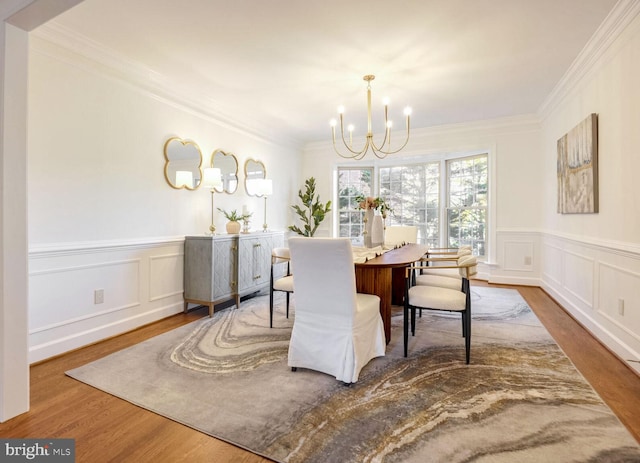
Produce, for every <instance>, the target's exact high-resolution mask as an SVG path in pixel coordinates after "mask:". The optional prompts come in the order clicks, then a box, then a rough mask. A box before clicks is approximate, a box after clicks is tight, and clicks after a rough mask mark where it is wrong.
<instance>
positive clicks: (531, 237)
mask: <svg viewBox="0 0 640 463" xmlns="http://www.w3.org/2000/svg"><path fill="white" fill-rule="evenodd" d="M496 238H497V242H496V244H495V246H496V251H497V252H496V257H497V262H494V263H487V268H488V270H487V271H488V274H481V275H480V278H483V277H485V278H486V279H487V280H488V281H489V282H490V283H502V284H512V285H528V286H538V285H539V284H540V252H539V249H540V234H539V233H536V232H531V231H523V230H498V232H497V233H496Z"/></svg>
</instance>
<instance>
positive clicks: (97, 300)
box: [93, 289, 104, 304]
mask: <svg viewBox="0 0 640 463" xmlns="http://www.w3.org/2000/svg"><path fill="white" fill-rule="evenodd" d="M103 302H104V289H96V290H95V291H94V292H93V303H94V304H102V303H103Z"/></svg>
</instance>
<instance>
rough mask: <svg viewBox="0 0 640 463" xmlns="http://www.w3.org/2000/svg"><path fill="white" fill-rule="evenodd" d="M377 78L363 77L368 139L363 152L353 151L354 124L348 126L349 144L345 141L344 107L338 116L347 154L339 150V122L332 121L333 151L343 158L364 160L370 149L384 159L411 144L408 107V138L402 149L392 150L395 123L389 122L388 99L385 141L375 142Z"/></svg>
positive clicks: (339, 108)
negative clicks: (373, 85) (374, 86)
mask: <svg viewBox="0 0 640 463" xmlns="http://www.w3.org/2000/svg"><path fill="white" fill-rule="evenodd" d="M375 78H376V76H374V75H366V76H364V77H363V79H364V80H365V81H366V82H367V137H366V141H365V144H364V147H363V148H362V149H361V150H359V151H358V150H354V149H353V130H354V126H353V125H352V124H349V125H348V126H347V131H348V132H349V141H348V142H347V140H346V139H345V136H344V122H343V114H344V107H343V106H339V107H338V114H340V135H341V137H342V142H343V143H344V146H345V148H346V149H347V152H346V153H341V152H340V151H339V150H338V147H337V146H336V124H337V121H336V120H335V119H331V134H332V136H333V149H334V150H335V151H336V153H338V155H339V156H341V157H343V158H347V159H357V160H359V159H362V158H364V157H365V155H366V154H367V152H368V151H369V149H371V151H372V152H373V154H375V155H376V156H377V157H378V158H379V159H383V158H385V157H387V155H388V154H393V153H397V152H398V151H400V150H401V149H403V148H404V147H405V146H407V143H408V142H409V127H410V118H411V108H410V107H408V106H407V107H406V108H404V115H405V117H406V128H407V137H406V139H405V141H404V143H403V144H402V146H400V148H397V149H395V150H392V149H391V127H392V126H393V123H392V122H391V121H390V120H389V117H388V107H389V101H388V100H387V99H385V101H383V104H384V125H385V131H384V139H383V140H382V143H381V144H380V146H378V145H376V143H375V142H374V141H373V131H372V129H371V81H372V80H373V79H375Z"/></svg>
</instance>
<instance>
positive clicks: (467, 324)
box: [464, 292, 471, 365]
mask: <svg viewBox="0 0 640 463" xmlns="http://www.w3.org/2000/svg"><path fill="white" fill-rule="evenodd" d="M464 312H465V313H464V321H465V328H466V329H465V338H464V348H465V354H466V359H467V365H469V357H470V356H471V294H470V293H469V292H467V302H466V308H465V311H464Z"/></svg>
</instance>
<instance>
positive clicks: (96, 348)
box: [0, 282, 640, 463]
mask: <svg viewBox="0 0 640 463" xmlns="http://www.w3.org/2000/svg"><path fill="white" fill-rule="evenodd" d="M473 284H475V285H485V286H494V287H495V286H499V285H487V284H486V283H484V282H474V283H473ZM509 287H510V288H515V289H518V290H519V291H520V294H522V296H523V297H524V298H525V300H526V301H527V303H528V304H529V306H530V307H531V308H532V309H533V310H534V311H535V313H536V314H537V315H538V318H540V320H541V321H542V323H543V324H544V325H545V326H546V327H547V329H548V330H549V332H550V333H551V335H552V336H553V337H554V338H555V340H556V341H557V342H558V344H559V345H560V347H562V349H563V350H564V352H565V353H566V354H567V355H568V356H569V358H570V359H571V360H572V361H573V363H574V364H575V365H576V367H577V368H578V370H580V372H581V373H582V374H583V376H584V377H585V378H586V379H587V380H588V381H589V382H590V383H591V384H592V386H593V387H594V388H595V390H596V391H597V392H598V393H599V394H600V396H601V397H602V398H603V399H604V401H605V402H606V403H607V404H608V405H609V407H611V409H612V410H613V411H614V412H615V413H616V414H617V415H618V417H619V418H620V420H621V421H622V423H623V424H624V425H625V426H627V428H628V429H629V431H630V432H631V433H632V434H633V435H634V437H635V438H636V440H638V441H639V442H640V376H638V375H637V374H635V373H634V372H633V371H631V370H630V369H629V368H628V367H627V366H625V365H624V364H623V363H622V362H620V361H619V360H618V359H617V358H616V357H615V356H613V355H612V354H611V353H610V352H609V351H608V350H607V349H605V348H604V347H603V346H602V345H601V344H600V343H599V342H598V341H596V340H595V339H594V338H593V337H591V336H590V335H589V334H588V333H587V332H586V331H585V330H584V329H583V328H581V327H580V326H579V325H578V324H577V323H576V322H575V321H574V320H573V319H572V318H571V317H570V316H568V315H567V314H566V313H565V312H564V311H563V310H562V309H561V308H560V307H559V306H558V305H557V304H556V303H555V302H554V301H553V300H552V299H551V298H550V297H549V296H548V295H547V294H546V293H545V292H544V291H542V290H541V289H540V288H533V287H524V286H509ZM206 314H207V312H206V309H204V308H203V309H198V310H196V311H193V312H190V313H188V314H178V315H175V316H172V317H170V318H168V319H165V320H162V321H160V322H157V323H154V324H152V325H149V326H146V327H143V328H140V329H138V330H135V331H133V332H130V333H127V334H124V335H121V336H118V337H115V338H112V339H108V340H106V341H103V342H100V343H98V344H95V345H92V346H89V347H85V348H82V349H80V350H77V351H74V352H70V353H68V354H65V355H63V356H61V357H58V358H54V359H51V360H48V361H45V362H43V363H40V364H38V365H34V366H32V367H31V410H30V411H29V412H27V413H25V414H23V415H20V416H18V417H16V418H13V419H12V420H9V421H7V422H5V423H2V424H0V436H1V437H4V438H26V437H30V438H74V439H75V440H76V462H78V463H84V462H91V463H102V462H111V461H113V462H125V461H127V462H128V461H136V462H138V463H145V462H151V461H153V462H158V463H164V462H177V461H190V462H215V463H227V462H234V463H236V462H267V461H269V460H266V459H264V458H261V457H259V456H256V455H253V454H252V453H250V452H247V451H245V450H242V449H239V448H237V447H234V446H233V445H230V444H227V443H224V442H222V441H219V440H217V439H214V438H212V437H209V436H207V435H205V434H202V433H200V432H198V431H194V430H192V429H190V428H188V427H186V426H184V425H181V424H179V423H176V422H173V421H171V420H169V419H166V418H163V417H161V416H159V415H156V414H155V413H152V412H149V411H146V410H144V409H142V408H139V407H137V406H135V405H131V404H129V403H128V402H126V401H124V400H121V399H118V398H115V397H112V396H110V395H109V394H106V393H104V392H101V391H99V390H97V389H94V388H92V387H90V386H87V385H85V384H83V383H81V382H79V381H76V380H73V379H71V378H68V377H67V376H65V374H64V372H65V371H66V370H69V369H72V368H75V367H79V366H81V365H84V364H85V363H88V362H91V361H93V360H96V359H98V358H101V357H103V356H105V355H107V354H109V353H111V352H115V351H117V350H120V349H123V348H125V347H128V346H131V345H134V344H136V343H139V342H141V341H143V340H145V339H148V338H150V337H153V336H156V335H158V334H160V333H163V332H165V331H169V330H172V329H174V328H177V327H178V326H181V325H183V324H185V323H188V322H191V321H193V320H196V319H198V318H201V317H203V316H206ZM472 355H473V347H472Z"/></svg>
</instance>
